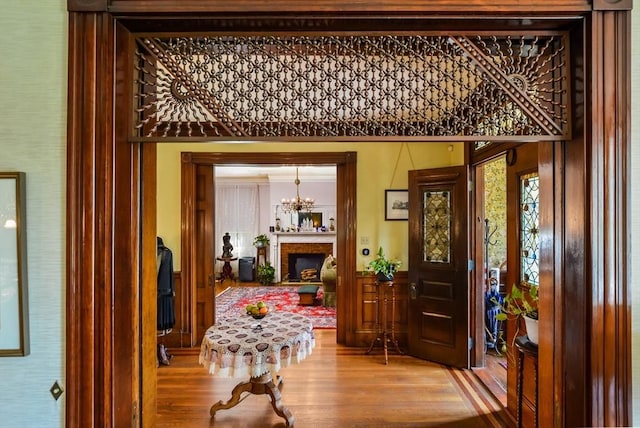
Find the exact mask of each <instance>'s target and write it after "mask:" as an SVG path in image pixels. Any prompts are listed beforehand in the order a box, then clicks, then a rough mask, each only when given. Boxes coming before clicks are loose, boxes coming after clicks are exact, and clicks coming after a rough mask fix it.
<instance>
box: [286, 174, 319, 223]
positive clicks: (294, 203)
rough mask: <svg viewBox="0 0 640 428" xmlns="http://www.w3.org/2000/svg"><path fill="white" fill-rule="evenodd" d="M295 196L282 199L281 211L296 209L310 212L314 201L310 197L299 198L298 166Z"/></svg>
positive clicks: (287, 211)
mask: <svg viewBox="0 0 640 428" xmlns="http://www.w3.org/2000/svg"><path fill="white" fill-rule="evenodd" d="M294 183H296V197H295V198H292V199H282V211H283V212H284V213H286V214H288V213H290V212H292V211H296V212H300V211H306V212H311V210H312V209H313V204H314V203H315V201H314V200H313V199H311V198H304V199H302V198H300V179H299V178H298V168H297V167H296V181H295V182H294Z"/></svg>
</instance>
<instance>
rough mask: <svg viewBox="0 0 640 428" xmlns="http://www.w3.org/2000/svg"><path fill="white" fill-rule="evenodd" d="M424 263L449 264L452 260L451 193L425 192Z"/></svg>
mask: <svg viewBox="0 0 640 428" xmlns="http://www.w3.org/2000/svg"><path fill="white" fill-rule="evenodd" d="M422 207H423V208H422V218H423V220H422V221H423V226H424V227H423V231H424V232H423V233H424V248H423V258H424V261H427V262H432V263H449V261H450V259H451V192H449V191H447V190H444V191H435V192H433V191H429V192H425V193H424V196H423V201H422Z"/></svg>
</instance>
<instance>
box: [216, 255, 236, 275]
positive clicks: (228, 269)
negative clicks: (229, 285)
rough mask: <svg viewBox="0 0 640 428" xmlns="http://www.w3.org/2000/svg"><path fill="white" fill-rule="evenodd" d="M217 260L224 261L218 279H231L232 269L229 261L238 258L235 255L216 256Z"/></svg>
mask: <svg viewBox="0 0 640 428" xmlns="http://www.w3.org/2000/svg"><path fill="white" fill-rule="evenodd" d="M216 259H217V260H220V261H221V262H224V265H223V266H222V273H221V274H220V280H221V281H224V280H225V279H227V278H229V279H233V270H232V268H231V262H232V261H235V260H238V258H237V257H216Z"/></svg>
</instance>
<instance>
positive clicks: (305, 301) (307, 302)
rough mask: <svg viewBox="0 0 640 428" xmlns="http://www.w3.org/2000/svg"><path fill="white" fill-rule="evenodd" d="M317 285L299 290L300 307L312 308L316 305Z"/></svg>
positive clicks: (306, 286)
mask: <svg viewBox="0 0 640 428" xmlns="http://www.w3.org/2000/svg"><path fill="white" fill-rule="evenodd" d="M319 288H320V287H319V286H317V285H303V286H302V287H300V288H299V289H298V295H299V296H300V303H299V304H300V305H304V306H312V305H313V304H314V303H315V300H316V295H317V294H318V289H319Z"/></svg>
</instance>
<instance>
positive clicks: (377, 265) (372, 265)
mask: <svg viewBox="0 0 640 428" xmlns="http://www.w3.org/2000/svg"><path fill="white" fill-rule="evenodd" d="M401 265H402V262H401V261H400V260H391V259H388V258H387V257H386V256H385V255H384V250H383V249H382V247H380V248H379V249H378V253H377V254H376V258H375V259H373V260H371V261H370V262H369V269H370V270H372V271H374V272H375V273H376V274H377V275H378V276H381V277H384V278H387V279H393V275H394V274H395V273H396V272H397V270H398V268H399V267H400V266H401Z"/></svg>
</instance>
